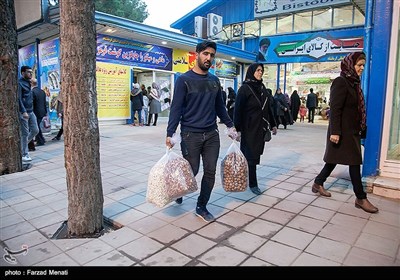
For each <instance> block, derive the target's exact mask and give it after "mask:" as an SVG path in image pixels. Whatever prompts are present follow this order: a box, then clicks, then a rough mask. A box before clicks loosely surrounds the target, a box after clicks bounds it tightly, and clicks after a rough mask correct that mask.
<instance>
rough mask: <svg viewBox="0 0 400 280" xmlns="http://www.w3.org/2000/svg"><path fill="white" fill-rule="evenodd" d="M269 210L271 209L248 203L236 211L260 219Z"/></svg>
mask: <svg viewBox="0 0 400 280" xmlns="http://www.w3.org/2000/svg"><path fill="white" fill-rule="evenodd" d="M268 209H269V207H266V206H263V205H259V204H255V203H252V202H247V203H244V204H242V205H240V206H239V207H238V208H236V209H235V211H237V212H239V213H243V214H246V215H249V216H253V217H258V216H260V215H261V214H263V213H265V212H266V211H267V210H268Z"/></svg>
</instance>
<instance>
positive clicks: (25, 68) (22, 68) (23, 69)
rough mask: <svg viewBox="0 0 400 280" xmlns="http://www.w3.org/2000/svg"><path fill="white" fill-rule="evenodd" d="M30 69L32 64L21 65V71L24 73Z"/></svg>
mask: <svg viewBox="0 0 400 280" xmlns="http://www.w3.org/2000/svg"><path fill="white" fill-rule="evenodd" d="M29 69H32V68H31V67H30V66H26V65H24V66H22V67H21V73H23V72H25V71H26V70H29Z"/></svg>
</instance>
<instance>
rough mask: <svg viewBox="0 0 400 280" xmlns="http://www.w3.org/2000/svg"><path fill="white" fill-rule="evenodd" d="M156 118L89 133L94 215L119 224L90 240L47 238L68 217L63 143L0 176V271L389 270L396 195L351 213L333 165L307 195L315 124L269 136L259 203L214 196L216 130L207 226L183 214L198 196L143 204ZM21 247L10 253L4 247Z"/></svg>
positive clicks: (241, 196)
mask: <svg viewBox="0 0 400 280" xmlns="http://www.w3.org/2000/svg"><path fill="white" fill-rule="evenodd" d="M166 122H167V120H166V119H165V118H161V120H159V124H158V125H157V126H150V127H132V126H128V125H112V126H110V125H109V126H106V125H102V126H101V127H100V141H101V142H100V149H101V151H100V154H101V170H102V179H103V181H102V182H103V192H104V216H105V217H106V218H107V219H109V220H112V221H113V222H114V223H115V224H118V225H120V226H122V227H121V228H120V229H118V230H114V231H111V232H108V233H106V234H104V235H103V236H101V237H99V238H97V239H51V237H52V236H53V235H54V234H55V232H56V231H57V229H58V228H59V227H60V226H61V224H62V223H63V222H64V221H65V220H67V216H68V214H67V212H68V211H67V205H68V203H67V189H66V181H65V176H66V175H65V168H64V154H63V149H64V146H63V144H64V141H63V140H61V141H56V142H54V141H51V140H50V139H51V136H48V137H47V139H48V142H47V143H46V145H45V146H41V147H37V150H36V151H35V152H32V153H31V157H32V158H33V162H32V164H33V166H32V168H30V169H29V170H27V171H24V172H20V173H15V174H10V175H3V176H0V186H1V193H0V196H1V200H0V203H1V204H0V207H1V208H0V230H1V234H0V246H1V252H3V254H4V255H3V257H2V258H1V260H0V266H2V267H3V268H4V267H6V266H7V267H11V268H13V267H14V268H15V267H28V266H29V267H31V266H42V267H53V266H56V267H70V266H80V267H81V266H86V267H89V266H400V252H399V245H400V218H399V217H400V215H399V214H400V201H399V200H392V199H388V198H384V197H379V196H376V195H373V194H369V195H368V198H369V199H370V201H371V202H373V204H375V205H376V206H377V207H378V208H379V209H380V211H379V213H378V214H368V213H366V212H364V211H362V210H360V209H357V208H355V207H354V199H355V196H354V194H353V191H352V188H351V183H350V181H349V176H348V170H347V167H344V166H338V167H337V169H335V170H334V172H333V174H332V177H330V178H329V180H328V182H327V184H326V187H328V188H329V190H330V191H331V192H332V197H331V198H324V197H320V196H317V195H315V194H313V193H312V192H311V184H312V181H313V178H314V177H315V176H316V174H317V173H318V172H319V171H320V169H321V167H322V165H323V161H322V157H323V153H324V145H325V135H326V122H324V121H317V122H316V123H315V124H308V123H296V124H295V125H293V126H288V129H286V130H284V129H279V130H278V135H277V136H273V139H272V141H271V142H269V143H267V144H266V148H265V152H264V155H263V156H262V159H261V165H259V166H258V180H259V185H260V189H261V190H262V191H263V194H262V195H260V196H255V195H253V194H252V193H251V192H250V191H249V190H247V191H245V192H242V193H227V192H225V191H224V190H223V189H222V187H221V178H220V173H219V168H220V162H221V159H222V157H223V156H224V154H225V152H226V150H227V148H228V146H229V145H230V143H231V140H230V139H229V138H228V137H227V136H226V135H224V129H225V127H224V126H223V125H220V130H221V131H220V135H221V142H222V143H221V152H220V160H219V162H218V168H217V170H218V173H217V178H216V184H215V188H214V190H213V193H212V196H211V200H210V203H209V205H208V209H209V210H210V212H211V213H212V214H213V215H214V216H215V217H216V218H217V220H216V222H214V223H210V224H207V223H205V222H204V221H203V220H201V219H200V218H198V217H197V216H195V215H194V209H195V205H196V199H197V196H198V192H196V193H194V194H192V195H189V196H186V197H184V200H183V203H182V204H181V205H177V204H174V203H171V204H169V205H167V206H166V207H164V208H158V207H156V206H154V205H152V204H150V203H147V202H146V197H145V196H146V188H147V179H148V173H149V170H150V169H151V167H152V166H153V165H154V164H155V163H156V162H157V161H158V160H159V159H160V158H161V157H162V156H163V155H164V153H165V150H166V148H165V144H164V143H165V131H166ZM174 150H175V151H176V152H178V153H180V150H179V148H178V147H176V148H174ZM201 176H202V173H201V172H200V173H199V174H198V175H197V177H196V178H197V181H198V183H199V185H200V178H201ZM24 245H27V246H28V250H27V251H26V252H25V253H22V254H19V255H7V253H6V251H4V249H5V248H8V249H9V250H12V251H19V250H21V249H23V246H24ZM12 260H14V261H15V262H14V263H12ZM4 269H5V268H4ZM3 274H4V273H3Z"/></svg>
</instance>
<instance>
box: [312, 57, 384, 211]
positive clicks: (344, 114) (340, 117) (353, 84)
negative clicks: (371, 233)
mask: <svg viewBox="0 0 400 280" xmlns="http://www.w3.org/2000/svg"><path fill="white" fill-rule="evenodd" d="M364 66H365V54H364V53H363V52H354V53H350V54H348V55H347V56H346V57H345V58H344V59H343V60H342V62H341V65H340V68H341V72H340V76H339V77H337V78H336V79H335V80H334V81H333V83H332V85H331V89H330V118H329V126H328V132H327V139H326V147H325V155H324V162H325V165H324V167H323V168H322V170H321V172H320V173H319V174H318V175H317V177H316V178H315V180H314V184H313V185H312V188H311V190H312V192H314V193H319V194H320V195H322V196H327V197H330V196H331V193H330V192H328V191H327V190H326V189H325V188H324V187H323V185H324V182H325V181H326V179H327V178H328V177H329V176H330V174H331V173H332V171H333V169H335V167H336V165H337V164H343V165H348V166H349V173H350V179H351V184H352V185H353V191H354V193H355V195H356V199H355V202H354V205H355V207H356V208H361V209H363V210H364V211H365V212H368V213H377V212H378V208H377V207H375V206H374V205H373V204H372V203H371V202H369V200H368V199H367V193H366V192H365V191H364V188H363V185H362V181H361V172H360V165H361V164H362V155H361V139H362V138H364V135H363V134H365V133H366V120H367V119H366V112H365V102H364V95H363V92H362V89H361V80H360V77H361V75H362V72H363V71H364Z"/></svg>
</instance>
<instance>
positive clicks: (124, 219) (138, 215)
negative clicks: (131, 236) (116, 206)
mask: <svg viewBox="0 0 400 280" xmlns="http://www.w3.org/2000/svg"><path fill="white" fill-rule="evenodd" d="M146 216H147V215H146V214H144V213H142V212H139V211H138V210H136V209H129V210H127V211H124V212H122V213H118V214H116V215H114V216H111V217H109V219H110V220H112V221H113V222H114V223H116V224H118V225H127V224H130V223H133V222H135V221H138V220H140V219H143V218H144V217H146Z"/></svg>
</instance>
